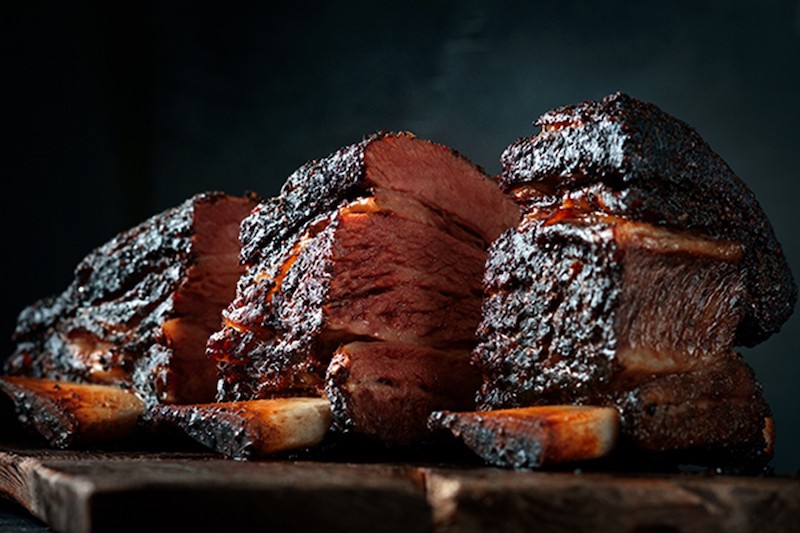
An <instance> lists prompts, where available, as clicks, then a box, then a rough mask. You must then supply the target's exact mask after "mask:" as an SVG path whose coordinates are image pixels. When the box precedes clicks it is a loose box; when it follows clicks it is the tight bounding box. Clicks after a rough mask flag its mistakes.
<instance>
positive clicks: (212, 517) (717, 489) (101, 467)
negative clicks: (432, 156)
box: [0, 445, 800, 533]
mask: <svg viewBox="0 0 800 533" xmlns="http://www.w3.org/2000/svg"><path fill="white" fill-rule="evenodd" d="M0 493H3V494H4V495H5V496H7V497H10V498H12V499H14V500H16V501H17V502H19V503H20V504H22V505H23V506H24V507H25V508H26V509H28V510H29V511H30V512H31V513H32V514H33V515H35V516H36V517H39V518H40V519H42V520H43V521H45V522H46V523H48V524H49V525H50V526H51V527H53V529H54V530H56V531H60V532H65V533H88V532H104V531H115V532H116V531H146V530H153V531H164V530H168V531H216V530H219V531H225V532H229V531H255V530H259V531H260V530H269V531H319V530H325V531H404V532H408V531H442V532H456V531H475V532H479V531H480V532H483V531H531V530H536V531H605V530H613V531H686V532H691V531H704V532H706V531H742V532H744V531H796V530H797V529H798V527H800V480H798V479H797V478H777V477H731V476H708V475H701V474H683V475H657V476H654V475H621V474H603V473H580V472H579V471H575V472H572V471H569V472H515V471H507V470H498V469H491V468H482V467H473V468H459V467H443V466H430V465H414V464H353V463H331V462H317V461H256V462H242V461H231V460H227V459H222V458H220V457H218V456H214V455H211V454H206V453H202V452H197V453H152V452H150V453H144V452H141V453H139V452H121V451H116V452H104V453H99V452H72V451H59V450H49V449H41V448H35V447H29V448H24V447H20V446H8V445H6V446H2V445H0Z"/></svg>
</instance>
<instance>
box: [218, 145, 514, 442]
mask: <svg viewBox="0 0 800 533" xmlns="http://www.w3.org/2000/svg"><path fill="white" fill-rule="evenodd" d="M517 220H518V208H517V207H516V205H515V204H514V202H513V201H511V200H510V199H509V198H508V197H506V196H505V195H504V194H503V193H502V192H501V191H500V190H499V188H498V187H497V185H496V184H495V183H493V182H492V181H491V180H490V179H489V178H488V177H487V176H486V175H485V174H484V173H483V172H482V171H481V170H480V169H479V168H478V167H476V166H475V165H473V164H472V163H470V162H469V161H467V160H466V159H465V158H463V157H461V156H460V155H458V154H456V153H454V152H453V151H452V150H450V149H449V148H446V147H443V146H440V145H436V144H433V143H431V142H428V141H425V140H422V139H418V138H416V137H414V136H413V135H410V134H378V135H373V136H371V137H368V138H366V139H365V140H364V141H362V142H360V143H358V144H355V145H352V146H348V147H345V148H342V149H341V150H339V151H337V152H336V153H334V154H332V155H330V156H329V157H326V158H324V159H321V160H319V161H312V162H310V163H308V164H307V165H305V166H303V167H301V168H300V169H299V170H298V171H297V172H295V173H294V174H293V175H292V176H290V177H289V179H288V181H287V183H286V184H285V185H284V187H283V189H282V191H281V194H280V195H279V196H278V197H277V198H275V199H273V200H271V201H268V202H265V203H263V204H261V205H260V206H259V207H258V208H257V209H256V210H254V212H253V214H252V215H251V216H250V217H248V218H247V219H246V220H245V221H244V222H243V225H242V234H241V240H242V243H243V244H242V250H243V254H242V256H243V259H244V262H245V263H246V265H247V271H246V273H245V274H244V276H243V277H242V279H241V280H240V282H239V285H238V291H237V295H236V298H235V300H234V301H233V303H232V304H231V305H230V306H229V307H228V309H227V310H226V311H225V313H224V321H225V326H224V328H223V329H222V330H221V331H219V332H218V333H216V334H215V335H213V336H212V338H211V339H210V341H209V347H208V352H209V354H210V355H211V357H213V358H214V359H215V360H216V361H217V362H218V364H219V367H220V372H221V380H220V388H219V396H218V399H220V400H250V399H258V398H271V397H279V396H298V395H324V394H326V393H327V395H328V396H329V397H330V398H332V399H333V400H334V412H333V416H334V424H335V427H337V428H339V429H341V430H343V431H352V432H354V433H358V434H362V435H367V436H369V437H374V438H376V439H378V440H381V441H383V442H390V443H402V444H405V443H408V442H410V441H413V440H416V439H418V438H420V437H422V436H424V434H425V433H426V432H427V430H426V426H425V424H426V419H427V415H428V414H429V413H430V412H431V411H432V410H434V409H447V408H459V409H460V408H467V407H469V406H471V405H474V403H473V402H474V393H475V389H476V388H477V383H478V375H477V372H476V371H475V369H474V368H473V367H472V366H471V365H470V364H469V359H470V356H469V353H470V350H471V349H472V348H473V347H474V345H475V343H476V339H475V329H476V327H477V324H478V322H479V321H480V317H481V299H482V288H481V279H482V273H483V269H484V264H485V261H486V248H487V246H488V244H489V243H490V242H491V241H493V240H494V239H495V238H497V237H498V236H499V235H500V233H502V232H503V231H504V230H506V229H507V228H509V227H512V226H514V225H516V223H517ZM334 352H336V357H334ZM332 359H334V363H331V361H332ZM329 367H330V368H329ZM452 372H455V375H456V376H458V380H459V381H458V383H451V382H449V378H450V376H451V373H452ZM404 397H407V398H408V401H403V398H404ZM409 406H411V407H409Z"/></svg>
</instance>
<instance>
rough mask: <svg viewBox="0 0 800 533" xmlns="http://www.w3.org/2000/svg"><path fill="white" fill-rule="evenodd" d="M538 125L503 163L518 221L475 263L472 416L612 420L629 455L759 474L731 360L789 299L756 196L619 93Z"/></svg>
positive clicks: (748, 412) (695, 138)
mask: <svg viewBox="0 0 800 533" xmlns="http://www.w3.org/2000/svg"><path fill="white" fill-rule="evenodd" d="M539 124H540V125H542V126H543V131H542V132H541V133H540V134H539V135H536V136H533V137H531V138H527V139H521V140H519V141H517V142H516V143H514V144H512V145H511V146H510V147H509V148H508V149H507V150H506V152H505V153H504V154H503V176H502V177H501V184H502V186H503V187H504V188H505V189H506V190H508V191H509V192H511V193H513V195H514V196H515V198H516V199H517V201H518V202H519V203H520V205H521V208H522V210H523V212H524V218H523V222H522V223H521V224H520V225H519V226H518V227H517V229H516V230H514V231H509V232H507V233H505V234H504V235H503V236H502V237H501V238H500V239H498V240H497V241H496V242H495V243H494V244H493V246H492V250H491V253H490V258H489V260H488V263H487V272H486V278H485V289H486V300H485V302H484V317H483V321H482V323H481V327H480V329H479V336H480V337H481V343H480V345H479V346H478V348H477V349H476V350H475V358H476V361H477V362H478V364H479V366H480V367H481V370H482V372H483V374H484V379H485V381H484V384H483V386H482V388H481V393H480V404H481V407H482V408H484V409H492V408H505V407H515V406H525V405H543V404H561V403H579V404H592V405H613V406H616V407H617V408H618V409H619V410H620V412H621V414H622V422H623V434H624V437H625V440H626V441H627V442H629V443H632V444H633V445H635V446H636V447H638V448H640V449H644V450H648V451H655V452H670V453H673V452H674V453H676V454H679V453H682V452H686V453H685V454H684V457H687V458H689V460H692V459H697V458H699V459H700V460H706V459H707V460H709V461H710V462H715V461H716V460H720V459H722V455H727V457H726V458H725V460H726V461H728V460H732V461H737V460H742V461H745V460H749V459H750V458H752V457H755V460H756V462H758V461H762V462H763V461H764V460H766V459H768V458H769V452H764V450H765V448H767V449H768V448H769V446H767V444H768V443H767V441H768V440H769V438H765V431H764V428H765V419H769V418H770V414H769V408H768V407H767V405H766V403H765V402H764V399H763V397H762V395H761V391H760V387H759V386H758V384H757V383H756V381H755V379H754V377H753V374H752V371H751V370H750V369H749V368H748V367H747V365H746V364H745V363H743V362H742V361H741V358H740V357H739V356H738V355H737V354H736V353H735V352H734V350H733V346H734V344H736V343H739V344H748V345H752V344H754V343H757V342H759V341H761V340H763V339H765V338H767V337H768V336H769V335H771V334H772V333H774V332H775V331H777V330H778V329H779V328H780V326H781V324H782V323H783V322H784V321H785V320H786V318H787V317H788V316H789V314H790V313H791V311H792V308H793V306H794V301H795V299H796V287H795V285H794V281H793V279H792V275H791V272H790V271H789V269H788V266H787V264H786V260H785V258H784V257H783V254H782V253H781V250H780V246H779V245H778V243H777V241H776V240H775V237H774V234H773V232H772V228H771V227H770V225H769V222H768V220H767V219H766V216H765V215H764V213H763V212H762V211H761V208H760V207H759V206H758V203H757V202H756V200H755V197H754V196H753V194H752V192H750V191H749V190H747V188H746V186H745V185H744V184H743V183H742V182H741V180H739V178H737V177H736V176H735V175H734V174H733V172H732V171H731V170H730V168H729V167H728V166H727V165H726V164H725V163H724V162H723V161H722V160H721V159H720V158H719V156H717V155H716V154H715V153H714V152H713V151H712V150H711V149H710V148H709V147H708V145H707V144H706V143H705V142H703V140H702V139H701V138H700V136H699V135H698V134H697V133H696V132H695V131H694V130H692V129H691V128H689V127H688V126H687V125H686V124H684V123H683V122H681V121H679V120H677V119H674V118H672V117H670V116H669V115H667V114H666V113H664V112H663V111H661V110H659V109H658V108H656V107H655V106H653V105H651V104H646V103H643V102H640V101H638V100H635V99H633V98H630V97H629V96H626V95H623V94H615V95H611V96H608V97H606V98H604V99H602V100H600V101H598V102H584V103H582V104H579V105H576V106H569V107H565V108H561V109H557V110H555V111H552V112H550V113H548V114H546V115H545V116H543V117H542V118H541V119H540V120H539ZM708 383H714V384H715V386H714V387H711V388H709V386H708ZM766 433H767V434H768V433H769V432H766ZM770 438H771V437H770ZM723 449H724V450H731V451H734V450H735V453H731V454H718V456H716V457H715V456H714V455H715V454H714V453H713V452H712V453H709V450H717V451H719V450H723Z"/></svg>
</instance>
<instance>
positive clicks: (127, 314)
mask: <svg viewBox="0 0 800 533" xmlns="http://www.w3.org/2000/svg"><path fill="white" fill-rule="evenodd" d="M253 205H254V202H253V199H252V198H248V199H236V198H231V197H229V196H226V195H224V194H223V193H218V192H212V193H204V194H199V195H197V196H195V197H193V198H191V199H189V200H187V201H186V202H184V203H183V204H182V205H180V206H178V207H176V208H173V209H169V210H167V211H165V212H163V213H160V214H158V215H155V216H153V217H151V218H150V219H148V220H147V221H145V222H143V223H142V224H140V225H138V226H136V227H134V228H132V229H130V230H128V231H125V232H123V233H120V234H119V235H117V236H116V237H115V238H113V239H112V240H111V241H109V242H108V243H106V244H104V245H102V246H100V247H99V248H97V249H96V250H94V251H93V252H92V253H90V254H89V255H88V256H87V257H86V258H85V259H84V260H83V261H81V263H80V264H79V265H78V267H77V268H76V270H75V278H74V280H73V282H72V283H71V285H70V286H69V287H68V288H67V289H66V290H65V291H64V292H63V293H62V294H60V295H59V296H56V297H54V298H49V299H45V300H42V301H40V302H37V303H36V304H34V305H32V306H31V307H28V308H27V309H25V310H23V311H22V313H21V314H20V317H19V320H18V325H17V329H16V332H15V334H14V340H15V342H16V343H17V347H16V351H15V353H14V354H13V355H12V356H11V358H10V359H9V360H8V361H7V363H6V366H5V371H6V372H8V373H11V374H18V375H28V376H38V377H49V378H54V379H64V380H74V381H88V382H95V383H105V384H115V385H120V386H123V387H127V388H134V390H136V391H137V393H139V394H140V395H141V396H142V397H143V398H144V399H145V400H146V401H147V402H148V403H152V402H154V401H159V400H161V399H163V398H162V397H160V396H163V395H164V394H166V392H165V390H164V389H163V387H162V386H160V385H159V384H158V383H156V382H159V381H160V382H164V381H166V380H167V378H166V374H169V367H170V358H171V357H172V354H171V352H172V347H171V346H170V341H169V340H168V339H166V338H165V333H164V330H163V326H164V324H165V323H166V322H167V321H169V320H170V319H172V318H175V317H176V316H180V315H181V312H180V308H179V307H180V305H181V302H180V301H178V302H177V303H176V299H175V295H176V294H178V293H180V291H181V290H182V288H183V287H184V286H185V285H186V284H187V283H188V280H189V278H190V275H191V273H193V272H196V271H197V270H196V268H195V267H196V266H197V265H198V261H203V260H204V259H205V258H200V257H198V254H197V253H196V250H195V237H196V233H195V232H196V229H197V228H196V224H197V220H196V218H195V217H196V213H197V211H198V210H199V209H200V210H202V209H204V208H205V207H206V206H214V208H215V209H216V207H217V206H219V207H220V208H221V209H223V210H227V209H232V210H233V212H232V214H230V215H226V216H228V217H229V218H231V217H235V216H236V214H235V213H236V212H238V211H240V212H241V216H240V217H239V220H240V219H241V217H243V215H244V213H245V212H248V211H249V210H250V208H251V207H252V206H253ZM231 223H236V222H235V221H234V222H231ZM234 244H235V246H236V247H238V243H235V240H234ZM231 261H232V262H233V266H232V267H231V269H232V270H233V271H235V270H236V269H237V266H236V264H235V263H236V258H235V256H233V257H232V258H231ZM217 305H219V308H221V304H217ZM163 352H168V353H163ZM198 355H202V351H201V353H200V354H198ZM154 356H157V357H154ZM151 359H152V360H151ZM162 363H163V364H162ZM144 368H147V369H158V372H157V373H156V374H152V373H151V372H149V370H143V369H144ZM212 368H213V367H212ZM159 378H160V379H159ZM170 379H171V378H170ZM162 385H163V383H162ZM211 391H213V382H212V386H211ZM186 399H191V398H186Z"/></svg>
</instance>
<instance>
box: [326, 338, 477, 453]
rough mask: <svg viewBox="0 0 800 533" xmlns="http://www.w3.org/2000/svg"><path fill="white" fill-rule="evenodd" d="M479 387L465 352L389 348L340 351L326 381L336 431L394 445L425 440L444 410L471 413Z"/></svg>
mask: <svg viewBox="0 0 800 533" xmlns="http://www.w3.org/2000/svg"><path fill="white" fill-rule="evenodd" d="M479 384H480V376H479V374H478V372H477V370H476V369H475V367H473V366H472V365H471V364H470V360H469V353H468V352H466V353H465V352H458V351H442V350H436V349H432V348H427V347H423V346H413V345H409V344H402V343H392V342H351V343H349V344H346V345H344V346H342V347H340V348H339V349H338V350H337V351H336V353H335V354H334V356H333V359H332V361H331V364H330V366H329V368H328V375H327V391H328V396H329V398H330V399H331V401H332V403H333V412H334V413H335V414H336V417H337V418H336V419H334V421H333V422H334V424H335V425H336V427H337V428H339V429H345V430H351V431H353V432H355V433H358V434H360V435H365V436H368V437H372V438H374V439H378V440H381V441H384V442H391V443H394V444H411V443H413V442H415V441H420V440H422V439H424V438H425V437H426V436H427V434H428V429H427V427H426V421H427V418H428V415H429V414H430V413H432V412H433V411H436V410H438V409H442V408H443V406H447V408H448V409H470V408H472V407H473V406H474V402H475V391H476V390H477V388H478V385H479ZM377 406H379V407H380V408H379V409H377V408H376V407H377Z"/></svg>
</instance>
